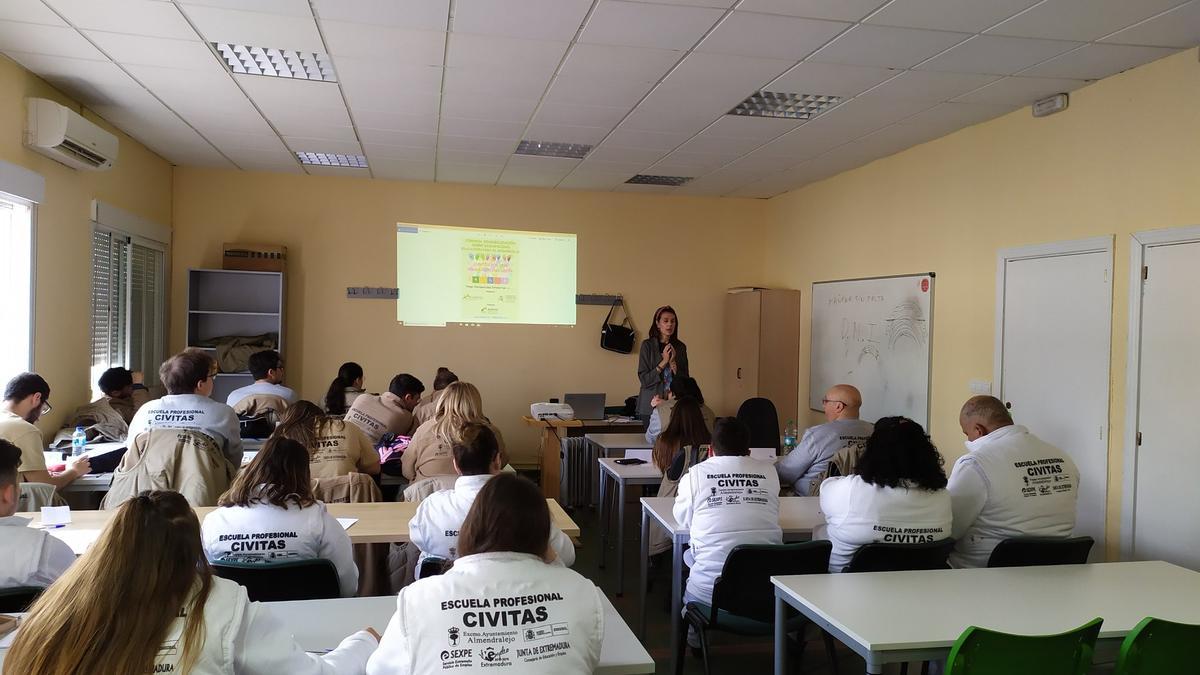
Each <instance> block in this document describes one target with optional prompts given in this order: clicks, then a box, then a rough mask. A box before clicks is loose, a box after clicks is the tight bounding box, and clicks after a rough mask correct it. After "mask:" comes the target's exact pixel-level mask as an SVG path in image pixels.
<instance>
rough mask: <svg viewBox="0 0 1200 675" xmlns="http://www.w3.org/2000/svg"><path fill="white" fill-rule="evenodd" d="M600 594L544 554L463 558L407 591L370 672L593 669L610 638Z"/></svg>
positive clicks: (531, 673)
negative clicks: (550, 563) (605, 626)
mask: <svg viewBox="0 0 1200 675" xmlns="http://www.w3.org/2000/svg"><path fill="white" fill-rule="evenodd" d="M600 593H601V591H600V589H598V588H596V586H595V585H594V584H592V582H591V581H588V580H587V579H585V578H584V577H582V576H580V575H579V574H578V573H576V572H574V571H573V570H569V569H567V568H565V567H554V566H551V565H547V564H546V563H545V562H543V561H542V559H541V558H539V557H537V556H534V555H529V554H525V553H480V554H478V555H470V556H466V557H463V558H459V559H458V560H457V561H456V562H455V563H454V567H453V568H452V569H450V571H448V572H446V573H445V574H443V575H440V576H436V577H429V578H427V579H422V580H420V581H418V582H416V583H414V584H411V585H409V586H406V587H405V588H404V589H403V590H401V591H400V595H399V596H398V597H397V599H396V613H395V614H394V615H392V620H391V621H390V622H388V627H387V632H385V633H384V635H383V640H381V641H380V644H379V650H378V651H376V652H375V654H374V655H373V656H372V657H371V660H370V662H369V663H368V664H367V673H368V675H429V674H433V673H442V672H447V673H455V674H463V673H519V674H520V675H563V674H565V673H572V674H574V673H590V672H592V671H593V670H595V668H596V665H597V664H598V663H599V662H600V644H601V642H602V641H603V638H604V605H603V603H602V601H601V600H600Z"/></svg>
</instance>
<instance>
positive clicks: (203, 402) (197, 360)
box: [129, 349, 242, 466]
mask: <svg viewBox="0 0 1200 675" xmlns="http://www.w3.org/2000/svg"><path fill="white" fill-rule="evenodd" d="M158 375H159V379H161V380H162V383H163V385H164V386H166V388H167V395H166V396H163V397H162V398H159V399H155V400H153V401H149V402H147V403H146V405H143V406H142V407H141V408H139V409H138V411H137V413H136V414H135V415H134V416H133V421H132V422H130V423H129V439H130V440H131V441H132V440H133V439H135V438H137V437H138V434H140V433H142V432H143V431H149V430H150V429H191V430H193V431H199V432H200V433H202V434H204V435H206V436H208V437H209V438H211V439H213V442H215V443H216V445H217V447H218V448H219V449H220V450H221V453H222V454H224V455H225V457H226V458H227V459H228V460H229V463H230V464H232V465H233V466H241V465H242V435H241V428H240V427H239V426H238V418H237V414H235V413H234V412H233V408H230V407H229V406H227V405H225V404H224V403H219V402H217V401H214V400H212V398H211V396H212V391H213V387H214V386H215V384H216V375H217V362H216V360H215V359H213V357H212V356H209V354H208V353H207V352H204V351H201V350H199V349H185V350H183V351H182V352H179V353H178V354H176V355H175V356H172V357H171V358H169V359H167V360H166V362H164V363H163V364H162V367H161V368H159V370H158Z"/></svg>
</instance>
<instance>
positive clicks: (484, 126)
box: [440, 117, 525, 141]
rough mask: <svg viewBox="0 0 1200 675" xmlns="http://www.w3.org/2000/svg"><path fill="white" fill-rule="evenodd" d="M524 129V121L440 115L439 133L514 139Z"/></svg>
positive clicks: (516, 138)
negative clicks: (472, 118) (498, 120)
mask: <svg viewBox="0 0 1200 675" xmlns="http://www.w3.org/2000/svg"><path fill="white" fill-rule="evenodd" d="M524 130H525V123H524V122H495V121H489V120H468V119H462V118H459V117H442V124H441V130H440V133H443V134H448V135H450V136H478V137H481V138H502V139H511V140H513V141H516V140H518V139H520V138H521V132H522V131H524Z"/></svg>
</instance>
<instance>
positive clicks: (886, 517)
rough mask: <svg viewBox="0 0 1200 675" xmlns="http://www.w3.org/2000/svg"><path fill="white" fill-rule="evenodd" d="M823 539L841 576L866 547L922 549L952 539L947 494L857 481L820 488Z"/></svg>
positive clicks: (832, 481)
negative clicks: (923, 545)
mask: <svg viewBox="0 0 1200 675" xmlns="http://www.w3.org/2000/svg"><path fill="white" fill-rule="evenodd" d="M821 513H823V514H825V527H824V532H823V534H824V536H825V537H826V538H828V539H829V541H830V542H831V543H832V544H833V553H832V554H831V555H830V556H829V571H830V572H841V571H842V568H844V567H845V566H846V565H848V564H850V558H852V557H854V552H855V551H857V550H858V549H859V548H860V547H862V546H863V545H865V544H873V543H885V544H921V543H929V542H934V541H939V540H941V539H946V538H947V537H949V536H950V521H951V515H950V493H949V492H947V491H946V490H944V489H943V490H933V491H930V490H921V489H917V488H904V487H895V488H891V487H883V486H879V485H872V484H871V483H868V482H866V481H864V480H863V479H862V478H861V477H859V476H837V477H834V478H826V479H825V480H824V481H823V482H822V483H821Z"/></svg>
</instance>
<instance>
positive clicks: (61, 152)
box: [25, 98, 118, 171]
mask: <svg viewBox="0 0 1200 675" xmlns="http://www.w3.org/2000/svg"><path fill="white" fill-rule="evenodd" d="M26 102H27V104H28V108H29V116H28V118H27V119H26V123H25V145H27V146H29V147H30V148H31V149H32V150H33V151H34V152H38V153H41V154H43V155H45V156H47V157H49V158H50V159H53V160H55V161H56V162H61V163H63V164H66V165H67V166H69V167H71V168H72V169H82V170H85V171H107V170H108V169H111V168H112V167H113V163H114V162H116V161H117V146H118V143H117V137H116V136H114V135H112V134H110V133H108V132H107V131H105V130H104V129H101V128H100V127H98V126H96V125H95V124H93V123H91V122H89V121H87V120H85V119H84V118H83V116H82V115H80V114H79V113H77V112H75V111H74V110H71V109H70V108H68V107H66V106H63V105H59V104H58V103H56V102H54V101H51V100H49V99H45V98H29V99H26Z"/></svg>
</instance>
